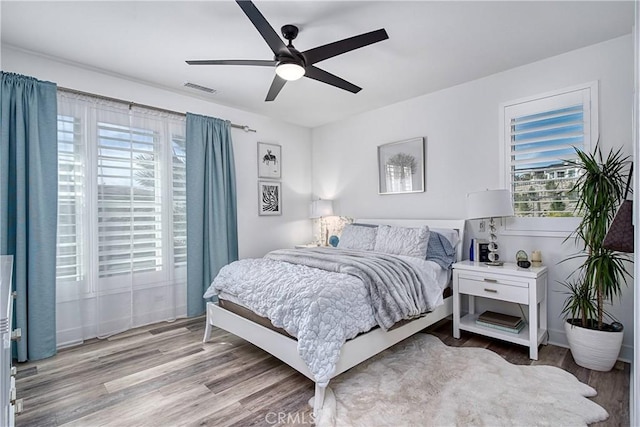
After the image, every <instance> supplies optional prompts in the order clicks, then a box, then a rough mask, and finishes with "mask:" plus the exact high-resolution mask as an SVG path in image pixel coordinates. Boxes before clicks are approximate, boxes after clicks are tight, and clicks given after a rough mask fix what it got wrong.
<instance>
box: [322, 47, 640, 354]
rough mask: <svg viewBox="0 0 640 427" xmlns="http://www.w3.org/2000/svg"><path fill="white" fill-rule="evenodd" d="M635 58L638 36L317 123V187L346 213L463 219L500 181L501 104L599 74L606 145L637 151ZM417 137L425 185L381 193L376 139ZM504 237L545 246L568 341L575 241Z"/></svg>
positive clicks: (510, 250) (506, 251)
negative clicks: (567, 282) (470, 200)
mask: <svg viewBox="0 0 640 427" xmlns="http://www.w3.org/2000/svg"><path fill="white" fill-rule="evenodd" d="M505 54H506V53H505ZM632 60H633V43H632V37H631V36H630V35H629V36H624V37H620V38H617V39H614V40H610V41H608V42H605V43H601V44H597V45H594V46H590V47H587V48H583V49H579V50H576V51H572V52H569V53H566V54H563V55H559V56H556V57H553V58H549V59H546V60H543V61H539V62H536V63H532V64H529V65H525V66H522V67H518V68H515V69H512V70H509V71H506V72H502V73H499V74H495V75H492V76H488V77H486V78H483V79H479V80H476V81H472V82H469V83H465V84H462V85H459V86H456V87H452V88H448V89H445V90H442V91H439V92H436V93H432V94H429V95H425V96H421V97H418V98H414V99H411V100H408V101H405V102H401V103H398V104H394V105H390V106H387V107H384V108H381V109H378V110H375V111H371V112H367V113H363V114H360V115H357V116H354V117H350V118H346V119H345V120H342V121H340V122H335V123H331V124H328V125H325V126H322V127H318V128H315V129H313V132H312V140H313V147H312V153H313V156H312V159H313V171H314V174H313V191H314V193H315V195H316V196H319V197H322V198H327V199H335V207H336V211H337V213H338V214H341V215H347V216H351V217H355V218H357V217H368V218H464V216H465V196H466V193H467V192H471V191H478V190H483V189H486V188H499V183H500V171H499V160H500V158H499V136H498V135H499V134H498V132H499V126H498V106H499V104H500V103H502V102H506V101H511V100H515V99H519V98H523V97H527V96H532V95H536V94H540V93H545V92H549V91H553V90H557V89H562V88H565V87H570V86H575V85H577V84H582V83H588V82H591V81H594V80H598V81H599V83H600V94H599V95H600V98H599V101H600V106H599V107H600V109H599V121H600V136H601V144H602V146H603V148H604V149H605V150H608V149H609V148H610V147H618V146H624V150H625V151H626V153H627V154H631V152H632V143H631V128H632V127H631V117H632V116H631V105H632V95H633V62H632ZM460 66H464V64H461V65H460ZM398 78H402V76H399V77H398ZM416 136H424V137H425V138H426V141H427V143H426V147H427V149H426V170H427V172H426V191H425V192H424V193H418V194H406V195H378V193H377V185H378V178H377V157H376V156H377V151H376V147H377V146H378V145H380V144H384V143H388V142H393V141H401V140H404V139H409V138H412V137H416ZM477 224H478V223H477V221H474V222H470V223H469V225H468V227H470V228H472V229H470V230H467V231H468V232H469V234H470V235H471V236H470V237H474V236H473V234H475V235H476V236H479V237H485V236H482V235H479V234H478V233H476V232H475V231H476V230H475V229H476V227H477ZM499 240H500V242H501V253H502V258H503V259H506V260H514V258H515V252H516V251H517V250H518V249H524V250H525V251H527V252H528V253H530V251H531V250H533V249H539V250H541V251H542V253H543V258H544V262H545V264H546V265H547V266H548V267H549V269H550V279H549V291H548V298H549V316H548V320H549V328H550V339H551V341H552V342H554V343H559V344H562V345H565V344H566V339H565V337H564V332H563V321H562V319H561V317H560V309H561V306H562V303H563V301H564V296H563V295H562V293H561V292H562V288H561V287H560V286H559V285H558V284H557V283H556V281H558V280H563V279H565V278H566V276H567V274H568V273H569V272H570V271H571V269H572V266H571V265H569V264H562V265H557V264H556V263H557V262H558V261H559V260H561V259H563V258H565V257H566V256H567V255H569V254H570V253H572V251H573V248H572V247H571V245H570V244H565V245H563V244H562V241H563V239H562V238H549V237H523V236H500V237H499ZM632 295H633V292H632V288H631V287H629V288H628V289H625V291H624V296H623V299H622V303H621V304H617V305H616V306H615V307H614V308H613V309H612V310H611V311H612V312H613V313H614V314H615V315H616V317H618V318H619V320H620V321H621V322H622V323H623V324H624V325H625V330H626V333H625V338H624V344H623V351H622V354H621V356H622V357H623V358H625V359H626V360H630V359H631V354H632V346H633V326H634V325H633V298H632Z"/></svg>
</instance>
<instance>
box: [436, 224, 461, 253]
mask: <svg viewBox="0 0 640 427" xmlns="http://www.w3.org/2000/svg"><path fill="white" fill-rule="evenodd" d="M429 231H431V232H432V233H433V232H434V231H435V232H436V233H439V234H442V235H443V236H444V237H446V238H447V240H448V241H449V243H451V246H453V247H454V248H457V247H458V243H460V234H458V230H455V229H453V228H429Z"/></svg>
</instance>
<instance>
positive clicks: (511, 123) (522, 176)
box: [501, 83, 597, 230]
mask: <svg viewBox="0 0 640 427" xmlns="http://www.w3.org/2000/svg"><path fill="white" fill-rule="evenodd" d="M594 101H595V105H594ZM501 114H502V120H503V123H504V127H503V135H504V138H503V147H504V152H505V161H504V165H505V167H504V170H505V187H506V188H510V189H511V191H512V193H513V205H514V212H515V215H516V217H519V218H558V217H573V216H574V215H575V204H576V197H575V195H574V194H572V193H571V192H570V189H571V188H572V187H573V185H574V184H575V182H576V180H577V178H578V173H579V171H578V169H577V168H575V167H574V166H572V164H571V161H572V160H575V159H577V155H576V149H579V150H583V151H590V150H591V147H592V138H593V137H594V136H595V135H597V83H593V84H590V85H585V86H581V87H576V88H570V89H566V90H563V91H558V92H554V93H551V94H545V95H541V96H538V97H533V98H529V99H526V100H519V101H514V102H512V103H507V104H504V105H503V106H502V107H501ZM517 224H518V220H517V219H516V220H515V221H510V225H511V226H512V228H514V227H513V226H514V225H516V227H515V228H518V227H517ZM522 224H523V222H522V221H521V222H520V225H522ZM532 224H533V223H532ZM535 224H536V225H535V227H534V229H539V230H544V229H548V230H554V227H553V226H552V227H549V226H548V225H547V226H545V225H543V224H542V223H540V222H537V223H535Z"/></svg>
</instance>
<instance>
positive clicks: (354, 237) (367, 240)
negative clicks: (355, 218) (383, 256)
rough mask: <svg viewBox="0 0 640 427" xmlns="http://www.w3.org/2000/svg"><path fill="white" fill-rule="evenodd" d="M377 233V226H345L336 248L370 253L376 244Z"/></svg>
mask: <svg viewBox="0 0 640 427" xmlns="http://www.w3.org/2000/svg"><path fill="white" fill-rule="evenodd" d="M377 233H378V227H377V226H370V225H360V224H347V225H345V227H344V229H343V230H342V234H341V235H340V240H339V241H338V248H339V249H357V250H361V251H372V250H373V247H374V246H375V244H376V235H377Z"/></svg>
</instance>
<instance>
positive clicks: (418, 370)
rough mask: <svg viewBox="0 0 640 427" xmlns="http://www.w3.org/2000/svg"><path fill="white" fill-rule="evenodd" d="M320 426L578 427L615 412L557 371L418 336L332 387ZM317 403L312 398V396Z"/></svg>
mask: <svg viewBox="0 0 640 427" xmlns="http://www.w3.org/2000/svg"><path fill="white" fill-rule="evenodd" d="M329 387H330V388H331V389H332V390H333V392H331V391H330V390H329V389H328V390H327V394H326V397H325V405H324V409H323V410H322V414H321V416H320V417H319V419H318V420H316V421H317V425H318V426H322V427H324V426H340V427H341V426H366V427H373V426H534V425H537V426H579V425H586V424H588V423H593V422H596V421H602V420H604V419H606V418H607V417H608V416H609V414H607V411H605V410H604V409H603V408H602V407H601V406H599V405H598V404H596V403H594V402H593V401H591V400H589V399H587V398H586V397H585V396H595V395H596V391H595V390H594V389H593V388H591V387H589V386H588V385H586V384H583V383H581V382H579V381H578V380H577V379H576V377H574V376H573V375H571V374H570V373H568V372H566V371H563V370H562V369H559V368H556V367H552V366H542V365H537V366H520V365H512V364H511V363H509V362H507V361H505V360H504V359H503V358H502V357H500V356H498V355H497V354H496V353H494V352H492V351H490V350H487V349H482V348H466V347H465V348H460V347H448V346H446V345H445V344H443V343H442V341H440V340H439V339H438V338H437V337H435V336H433V335H427V334H416V335H414V336H413V337H411V338H408V339H407V340H405V341H403V342H401V343H399V344H397V345H396V346H394V347H392V348H391V349H389V350H386V351H385V352H383V353H381V354H379V355H377V356H375V357H374V358H372V359H370V360H369V361H366V362H364V363H362V364H360V365H358V366H357V367H355V368H353V369H351V370H350V371H348V372H346V373H344V374H342V375H339V376H338V377H337V378H334V379H333V380H331V382H330V383H329ZM312 400H313V399H312Z"/></svg>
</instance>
